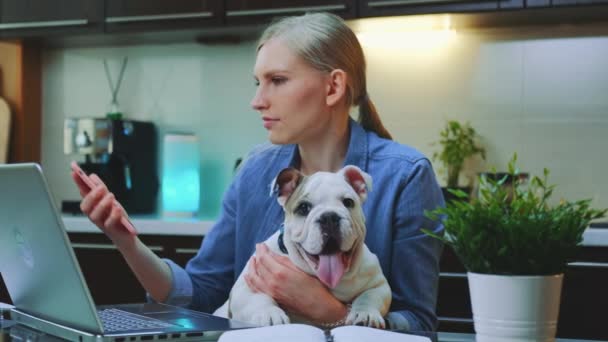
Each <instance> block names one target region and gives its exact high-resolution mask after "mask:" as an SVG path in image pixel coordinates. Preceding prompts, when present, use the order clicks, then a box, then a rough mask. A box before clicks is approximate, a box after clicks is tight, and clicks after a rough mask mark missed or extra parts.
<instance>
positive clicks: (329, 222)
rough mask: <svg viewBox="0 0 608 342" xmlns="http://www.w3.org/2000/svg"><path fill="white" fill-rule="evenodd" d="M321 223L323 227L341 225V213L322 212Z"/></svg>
mask: <svg viewBox="0 0 608 342" xmlns="http://www.w3.org/2000/svg"><path fill="white" fill-rule="evenodd" d="M319 224H321V227H326V226H327V227H336V226H339V225H340V215H338V214H336V213H334V212H328V213H323V214H321V217H319Z"/></svg>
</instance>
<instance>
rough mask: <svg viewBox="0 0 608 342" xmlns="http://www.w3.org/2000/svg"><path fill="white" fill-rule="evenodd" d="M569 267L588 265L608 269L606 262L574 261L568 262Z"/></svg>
mask: <svg viewBox="0 0 608 342" xmlns="http://www.w3.org/2000/svg"><path fill="white" fill-rule="evenodd" d="M568 266H570V267H590V268H605V269H608V262H587V261H574V262H569V263H568Z"/></svg>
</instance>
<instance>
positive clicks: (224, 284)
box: [165, 172, 242, 313]
mask: <svg viewBox="0 0 608 342" xmlns="http://www.w3.org/2000/svg"><path fill="white" fill-rule="evenodd" d="M241 174H242V172H239V173H237V177H236V178H235V180H234V181H233V183H232V184H231V186H230V187H229V189H228V191H227V192H226V193H225V195H224V199H223V201H222V209H221V212H220V215H219V219H218V220H217V221H216V223H215V224H214V226H213V227H212V228H211V230H210V231H209V233H208V234H207V235H205V237H204V239H203V243H202V246H201V248H200V249H199V251H198V253H197V255H196V256H195V257H194V258H192V259H191V260H190V261H189V262H188V264H187V265H186V267H185V269H184V268H182V267H180V266H179V265H177V264H175V263H174V262H173V261H171V260H168V259H165V262H166V263H167V264H168V265H169V268H170V269H171V274H172V279H173V280H172V288H171V292H170V293H169V296H168V299H167V300H166V302H167V303H168V304H173V305H181V306H189V307H190V308H192V309H194V310H198V311H204V312H209V313H211V312H213V311H214V310H215V309H217V308H218V307H219V306H221V305H222V304H223V303H224V302H225V301H226V300H227V299H228V294H229V293H230V289H231V288H232V285H233V283H234V258H235V257H234V255H235V254H234V251H235V231H236V207H237V200H236V198H237V188H238V183H239V179H240V175H241Z"/></svg>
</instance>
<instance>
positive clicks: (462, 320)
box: [437, 316, 473, 323]
mask: <svg viewBox="0 0 608 342" xmlns="http://www.w3.org/2000/svg"><path fill="white" fill-rule="evenodd" d="M437 319H438V320H440V321H444V322H453V323H473V319H472V318H461V317H445V316H437Z"/></svg>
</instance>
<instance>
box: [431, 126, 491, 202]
mask: <svg viewBox="0 0 608 342" xmlns="http://www.w3.org/2000/svg"><path fill="white" fill-rule="evenodd" d="M439 135H440V137H441V138H440V139H439V142H438V143H439V145H440V146H441V150H440V151H439V152H435V153H433V160H434V161H440V162H441V163H442V164H443V167H444V169H445V171H446V172H447V183H446V188H447V189H458V188H459V184H458V179H459V177H460V173H461V172H462V167H463V165H464V162H465V161H466V160H467V158H470V157H472V156H474V155H476V154H480V155H481V157H482V158H483V159H484V160H485V158H486V151H485V149H484V148H483V147H480V146H479V145H478V144H477V140H478V138H479V136H478V135H477V132H476V131H475V129H474V128H473V127H472V126H471V125H470V124H469V123H468V122H467V123H464V124H461V123H460V122H458V121H456V120H449V121H448V122H447V123H446V125H445V127H444V128H443V130H441V132H440V133H439ZM435 144H437V143H435ZM460 189H463V190H466V191H467V192H468V191H470V187H469V188H460ZM444 196H445V197H446V198H452V196H451V195H450V193H449V192H447V191H446V189H444Z"/></svg>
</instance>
